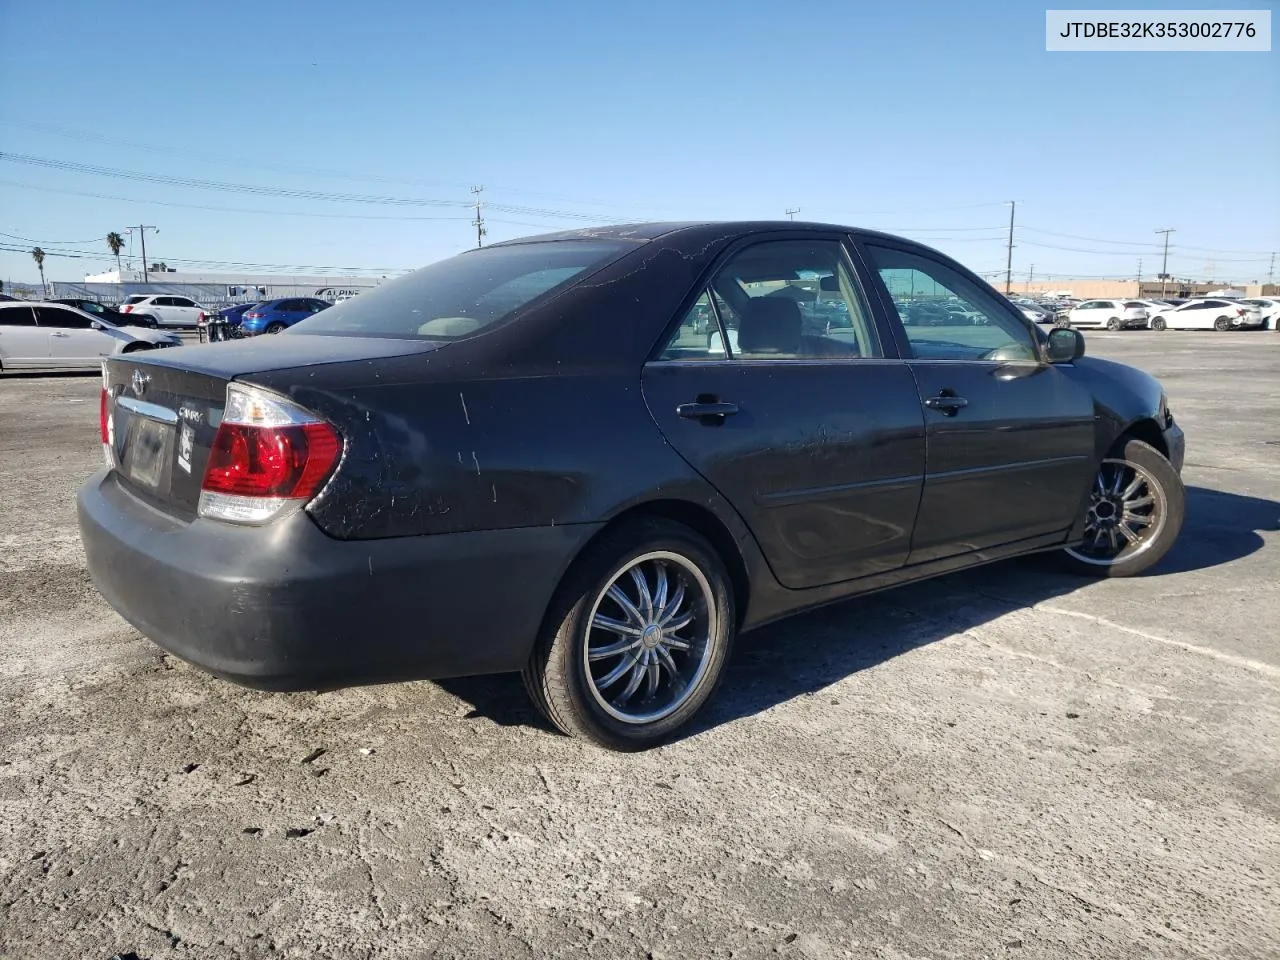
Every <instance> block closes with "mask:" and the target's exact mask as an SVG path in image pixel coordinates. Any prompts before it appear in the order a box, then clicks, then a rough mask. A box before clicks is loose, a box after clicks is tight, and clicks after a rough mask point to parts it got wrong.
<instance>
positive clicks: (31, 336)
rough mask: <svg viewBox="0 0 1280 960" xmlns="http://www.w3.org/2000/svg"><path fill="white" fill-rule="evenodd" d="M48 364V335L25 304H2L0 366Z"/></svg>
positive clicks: (40, 365) (15, 367) (0, 314)
mask: <svg viewBox="0 0 1280 960" xmlns="http://www.w3.org/2000/svg"><path fill="white" fill-rule="evenodd" d="M48 364H49V335H48V333H46V332H45V331H44V330H42V329H40V327H39V326H38V325H37V323H36V314H35V311H34V310H33V309H32V308H31V307H30V306H28V305H27V304H25V303H22V304H12V305H10V304H0V367H5V368H13V369H19V368H24V367H44V366H48Z"/></svg>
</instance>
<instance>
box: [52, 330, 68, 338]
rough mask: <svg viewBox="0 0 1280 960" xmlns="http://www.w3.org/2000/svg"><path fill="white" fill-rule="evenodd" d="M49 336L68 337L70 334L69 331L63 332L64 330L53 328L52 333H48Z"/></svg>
mask: <svg viewBox="0 0 1280 960" xmlns="http://www.w3.org/2000/svg"><path fill="white" fill-rule="evenodd" d="M49 336H51V337H69V336H71V334H69V333H64V332H63V331H61V330H54V331H53V332H52V333H50V334H49Z"/></svg>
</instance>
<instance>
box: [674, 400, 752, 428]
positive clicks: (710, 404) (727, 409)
mask: <svg viewBox="0 0 1280 960" xmlns="http://www.w3.org/2000/svg"><path fill="white" fill-rule="evenodd" d="M737 412H738V405H737V404H736V403H725V402H722V401H720V400H696V401H694V402H693V403H682V404H680V405H679V406H678V407H676V416H677V417H683V418H684V419H685V420H698V421H701V422H702V423H723V422H724V418H725V417H727V416H731V415H732V414H735V413H737Z"/></svg>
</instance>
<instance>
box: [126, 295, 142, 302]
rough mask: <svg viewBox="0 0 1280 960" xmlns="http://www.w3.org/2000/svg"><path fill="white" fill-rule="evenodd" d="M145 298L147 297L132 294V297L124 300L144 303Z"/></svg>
mask: <svg viewBox="0 0 1280 960" xmlns="http://www.w3.org/2000/svg"><path fill="white" fill-rule="evenodd" d="M146 300H147V298H146V297H145V296H139V295H137V294H134V295H133V296H132V297H130V298H129V299H128V300H126V301H125V303H145V302H146Z"/></svg>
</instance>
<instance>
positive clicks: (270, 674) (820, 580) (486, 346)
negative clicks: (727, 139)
mask: <svg viewBox="0 0 1280 960" xmlns="http://www.w3.org/2000/svg"><path fill="white" fill-rule="evenodd" d="M930 311H932V312H934V313H937V314H938V315H939V316H942V317H943V319H942V320H940V321H939V322H936V323H928V324H923V323H915V322H910V320H911V318H912V317H915V316H917V315H920V314H922V313H924V312H930ZM945 317H953V318H959V319H952V320H947V319H945ZM904 320H906V321H908V322H904ZM1084 352H1085V346H1084V339H1083V337H1082V336H1081V334H1080V333H1079V332H1078V331H1076V330H1072V329H1066V328H1063V329H1055V330H1052V331H1050V332H1048V333H1047V334H1046V333H1045V332H1043V331H1041V330H1040V329H1039V328H1038V327H1037V326H1036V325H1035V324H1034V323H1032V322H1031V321H1030V320H1028V319H1026V318H1025V317H1024V316H1023V315H1022V313H1021V312H1019V310H1018V309H1017V308H1016V307H1015V306H1013V305H1012V304H1011V303H1010V302H1009V301H1008V300H1006V299H1005V298H1004V297H1002V296H1000V295H999V294H998V293H996V292H995V290H993V289H992V288H991V287H990V286H988V285H987V284H986V283H985V282H984V281H982V280H981V279H980V278H978V277H977V276H976V275H975V274H973V273H972V272H970V271H969V270H967V269H965V268H964V267H963V266H961V265H960V264H958V263H956V262H955V261H953V260H951V259H949V258H948V257H946V256H944V255H942V254H940V253H938V252H937V251H934V250H932V249H930V248H927V247H924V246H921V245H919V244H917V243H914V242H910V241H907V240H904V239H901V238H898V237H893V236H889V235H885V234H881V233H874V232H870V231H865V230H858V229H853V228H848V227H840V226H833V225H824V224H801V223H791V222H783V223H774V222H755V223H702V224H642V225H636V226H628V227H610V228H607V229H592V230H582V231H573V232H566V233H559V234H552V235H546V236H540V237H533V238H529V239H523V240H517V241H511V242H505V243H498V244H494V245H491V246H488V247H485V248H482V249H477V250H473V251H470V252H467V253H464V254H461V255H459V256H456V257H453V258H451V259H447V260H444V261H442V262H439V263H435V264H433V265H430V266H427V267H425V268H423V269H421V270H418V271H417V272H415V273H412V274H410V275H408V276H405V277H403V278H400V279H397V280H394V281H391V282H388V283H386V284H384V285H382V286H380V287H378V288H377V289H375V290H373V291H371V292H368V293H365V294H362V295H361V296H359V297H357V298H355V299H353V300H349V301H346V302H344V303H340V304H338V305H336V306H334V307H331V308H330V309H328V310H325V311H323V312H321V313H317V314H315V315H314V316H311V317H309V318H307V319H305V320H302V321H301V322H299V323H298V324H296V325H295V326H293V327H291V328H290V329H288V330H286V331H285V332H283V333H281V334H280V335H279V336H275V337H260V338H255V339H252V340H239V341H231V342H226V343H213V344H207V345H200V346H188V347H183V348H181V349H178V350H164V351H154V352H150V353H143V354H128V355H125V356H116V357H111V358H109V359H107V360H105V361H104V362H103V372H102V376H103V380H102V400H101V408H100V413H101V439H102V445H103V451H104V456H105V464H104V466H103V468H102V469H101V470H100V471H99V472H98V473H96V474H95V475H94V476H93V477H92V478H91V479H90V480H89V481H88V482H87V483H86V484H85V486H84V487H83V488H82V490H81V491H80V494H79V500H78V509H79V520H80V528H81V532H82V537H83V540H84V544H85V549H86V552H87V556H88V564H89V569H90V572H91V574H92V576H93V579H94V582H95V583H96V584H97V586H98V588H99V590H100V591H101V592H102V594H103V595H104V596H105V597H106V599H107V600H108V601H109V602H110V603H111V604H112V606H114V607H115V608H116V609H117V610H118V611H119V612H120V613H121V614H122V615H123V616H124V617H125V618H126V619H127V620H129V621H130V622H131V623H132V624H134V625H135V626H136V627H137V628H138V629H139V630H140V631H141V632H142V633H143V634H145V635H146V636H148V637H150V638H151V639H152V640H154V641H155V642H156V643H157V644H159V645H160V646H161V647H163V648H164V649H166V650H168V651H171V652H172V653H174V654H176V655H177V656H179V657H181V658H183V659H185V660H187V661H190V662H191V663H193V664H195V665H196V666H198V667H201V668H203V669H205V670H207V671H209V672H211V673H213V674H216V675H218V676H221V677H223V678H226V679H228V680H231V681H234V682H236V683H239V684H243V685H247V686H252V687H258V688H264V689H274V690H296V689H331V688H335V687H341V686H346V685H351V684H363V683H378V682H392V681H404V680H413V679H427V678H445V677H452V676H459V675H466V674H483V673H499V672H515V671H519V672H521V673H523V676H524V679H525V682H526V686H527V688H528V691H529V693H530V695H531V697H532V699H533V701H534V702H535V703H536V704H537V706H538V707H539V708H540V709H541V710H542V711H543V713H544V714H545V715H546V716H547V717H548V719H549V720H550V721H551V722H552V723H553V724H554V725H555V726H557V727H559V728H560V729H561V730H563V731H565V732H567V733H571V734H576V735H580V736H583V737H586V738H588V739H590V740H592V741H594V742H596V743H598V744H601V745H603V746H606V747H609V748H613V749H619V750H630V749H639V748H643V747H647V746H650V745H653V744H656V743H659V742H661V741H663V740H664V739H667V738H669V737H671V736H672V735H673V734H674V733H675V732H676V731H678V730H680V729H681V728H683V727H685V725H686V724H688V722H689V721H690V719H691V718H692V717H693V716H694V715H695V714H696V713H697V711H698V710H699V709H700V708H701V707H703V706H704V705H705V703H706V702H707V700H708V698H709V697H710V696H711V695H712V693H713V691H714V690H715V688H716V686H717V684H718V682H719V680H720V678H721V676H722V674H723V673H724V669H725V664H726V661H727V659H728V657H729V655H730V650H731V646H732V644H733V641H734V637H735V636H736V635H737V634H738V633H739V632H740V631H742V630H746V629H749V628H753V627H756V626H759V625H760V624H763V623H765V622H768V621H771V620H775V619H778V618H780V617H783V616H786V615H788V614H793V613H795V612H797V611H800V610H804V609H806V608H811V607H814V606H816V605H819V604H825V603H829V602H831V601H835V600H839V599H842V598H846V597H851V596H854V595H857V594H862V593H866V592H868V591H873V590H879V589H883V588H885V587H890V586H894V585H897V584H902V583H907V582H910V581H915V580H920V579H923V578H926V577H932V576H936V575H939V574H945V573H947V572H949V571H954V570H958V569H962V568H966V567H971V566H974V565H977V564H983V563H988V562H990V561H994V560H999V559H1002V558H1006V557H1013V556H1019V555H1026V554H1032V553H1040V552H1051V553H1054V554H1056V555H1058V556H1059V557H1060V558H1061V559H1062V561H1063V562H1064V563H1066V564H1068V565H1070V566H1072V567H1074V568H1075V569H1077V570H1079V571H1081V572H1083V573H1085V574H1089V575H1093V576H1099V577H1109V576H1127V575H1133V574H1137V573H1140V572H1142V571H1144V570H1146V569H1148V568H1149V567H1151V565H1152V564H1154V563H1156V562H1157V561H1158V560H1159V559H1160V558H1161V556H1163V555H1164V554H1165V552H1166V551H1167V550H1168V549H1169V547H1170V546H1171V545H1172V543H1173V542H1174V540H1175V538H1176V537H1177V536H1178V533H1179V530H1180V528H1181V525H1182V519H1183V510H1184V497H1183V487H1182V482H1181V480H1180V471H1181V467H1182V461H1183V450H1184V440H1183V434H1182V431H1181V429H1180V428H1179V427H1178V425H1177V424H1176V423H1175V422H1174V418H1173V415H1172V413H1171V412H1170V409H1169V405H1168V402H1167V398H1166V396H1165V393H1164V391H1163V390H1162V389H1161V386H1160V384H1159V383H1158V382H1157V381H1156V380H1155V379H1153V378H1152V377H1151V376H1149V375H1147V374H1146V373H1143V372H1141V371H1138V370H1136V369H1133V368H1130V367H1127V366H1123V365H1121V364H1117V363H1112V362H1108V361H1105V360H1099V359H1094V358H1091V357H1086V356H1084Z"/></svg>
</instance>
